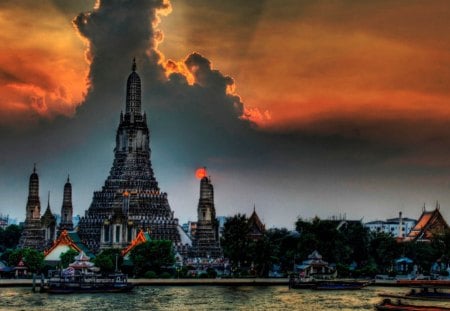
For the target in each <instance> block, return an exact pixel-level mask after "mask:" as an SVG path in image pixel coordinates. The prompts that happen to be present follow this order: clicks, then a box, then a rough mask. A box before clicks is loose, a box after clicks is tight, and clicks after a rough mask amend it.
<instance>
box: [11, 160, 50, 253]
mask: <svg viewBox="0 0 450 311" xmlns="http://www.w3.org/2000/svg"><path fill="white" fill-rule="evenodd" d="M55 238H56V218H55V216H53V214H52V212H51V210H50V194H49V199H48V204H47V209H46V210H45V213H44V215H43V216H42V217H41V202H40V198H39V176H38V174H37V173H36V166H35V167H34V169H33V173H32V174H31V175H30V181H29V187H28V200H27V205H26V217H25V223H24V228H23V232H22V235H21V237H20V240H19V245H18V247H19V248H25V247H30V248H34V249H37V250H40V251H42V250H44V249H45V248H46V247H48V246H50V245H51V244H52V242H53V240H54V239H55Z"/></svg>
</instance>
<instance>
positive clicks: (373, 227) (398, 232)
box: [364, 212, 417, 238]
mask: <svg viewBox="0 0 450 311" xmlns="http://www.w3.org/2000/svg"><path fill="white" fill-rule="evenodd" d="M416 223H417V220H416V219H412V218H404V217H402V212H400V213H399V217H397V218H390V219H386V220H385V221H383V220H375V221H369V222H366V223H365V224H364V226H365V227H366V228H368V229H369V231H370V232H385V233H388V234H391V235H392V236H393V237H400V238H404V237H406V236H407V235H408V233H409V232H410V231H411V229H412V228H414V226H415V225H416Z"/></svg>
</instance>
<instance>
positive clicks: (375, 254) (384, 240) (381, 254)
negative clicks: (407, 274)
mask: <svg viewBox="0 0 450 311" xmlns="http://www.w3.org/2000/svg"><path fill="white" fill-rule="evenodd" d="M369 254H370V256H371V257H372V258H373V260H374V261H375V263H376V265H377V267H378V271H380V272H388V271H390V269H391V267H392V266H393V264H394V260H395V259H396V258H398V257H399V256H400V255H401V248H400V247H399V245H398V243H397V241H396V240H395V238H394V237H393V236H392V235H390V234H388V233H384V232H375V233H372V235H371V239H370V245H369Z"/></svg>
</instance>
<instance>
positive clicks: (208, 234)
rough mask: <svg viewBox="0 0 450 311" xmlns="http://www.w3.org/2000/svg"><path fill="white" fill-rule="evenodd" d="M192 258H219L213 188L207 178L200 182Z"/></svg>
mask: <svg viewBox="0 0 450 311" xmlns="http://www.w3.org/2000/svg"><path fill="white" fill-rule="evenodd" d="M191 256H192V257H199V258H219V257H221V256H222V249H221V248H220V243H219V227H218V222H217V219H216V209H215V207H214V187H213V185H212V184H211V179H210V178H209V177H203V178H202V179H201V181H200V199H199V201H198V207H197V228H196V232H195V235H194V236H193V239H192V251H191Z"/></svg>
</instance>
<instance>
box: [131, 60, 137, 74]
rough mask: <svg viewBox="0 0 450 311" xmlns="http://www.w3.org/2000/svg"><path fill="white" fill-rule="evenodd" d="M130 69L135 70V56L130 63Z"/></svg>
mask: <svg viewBox="0 0 450 311" xmlns="http://www.w3.org/2000/svg"><path fill="white" fill-rule="evenodd" d="M131 70H133V71H136V58H135V57H133V64H132V65H131Z"/></svg>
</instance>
